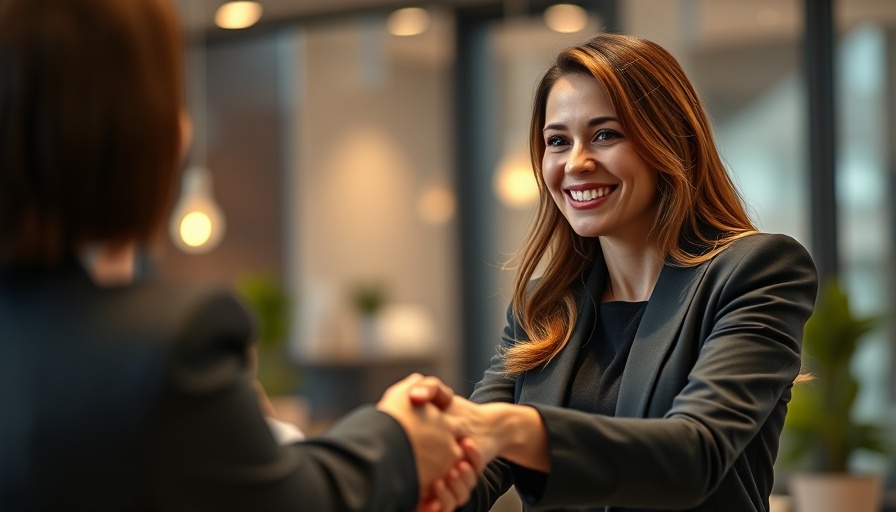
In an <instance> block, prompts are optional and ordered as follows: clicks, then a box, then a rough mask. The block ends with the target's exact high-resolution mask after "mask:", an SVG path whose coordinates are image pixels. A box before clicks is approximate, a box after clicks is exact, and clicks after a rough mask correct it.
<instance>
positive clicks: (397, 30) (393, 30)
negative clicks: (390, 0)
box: [386, 7, 429, 36]
mask: <svg viewBox="0 0 896 512" xmlns="http://www.w3.org/2000/svg"><path fill="white" fill-rule="evenodd" d="M386 28H387V30H388V31H389V33H390V34H392V35H393V36H416V35H418V34H422V33H424V32H426V29H428V28H429V11H427V10H426V9H421V8H419V7H406V8H404V9H397V10H395V11H393V12H392V14H390V15H389V19H387V20H386Z"/></svg>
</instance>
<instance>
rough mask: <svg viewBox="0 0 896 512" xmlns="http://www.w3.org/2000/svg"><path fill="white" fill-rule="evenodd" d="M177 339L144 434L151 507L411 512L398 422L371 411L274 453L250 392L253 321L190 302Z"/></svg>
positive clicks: (221, 300) (226, 301)
mask: <svg viewBox="0 0 896 512" xmlns="http://www.w3.org/2000/svg"><path fill="white" fill-rule="evenodd" d="M176 332H177V334H176V336H175V339H174V340H173V341H172V342H171V344H170V346H169V347H168V353H167V357H166V359H167V360H166V362H165V364H166V368H167V370H168V371H167V377H166V381H165V383H164V391H163V393H162V396H161V399H160V402H159V405H158V408H157V410H156V412H155V414H154V419H153V422H152V423H151V426H150V428H149V429H148V431H147V434H146V438H147V440H146V443H145V446H146V453H145V458H146V460H147V461H148V462H147V464H146V468H145V476H146V479H145V481H146V483H147V489H146V491H145V492H146V495H147V496H148V502H147V504H146V505H147V508H149V509H154V510H169V511H175V510H218V511H220V510H247V511H255V510H280V511H286V510H327V511H368V510H369V511H374V510H376V511H400V510H413V509H414V507H415V506H416V502H417V492H418V484H417V477H416V467H415V463H414V458H413V453H412V451H411V447H410V444H409V441H408V439H407V437H406V436H405V434H404V431H403V430H402V428H401V427H400V425H399V424H398V423H397V422H396V421H395V420H393V419H392V418H391V417H389V416H388V415H386V414H384V413H381V412H379V411H376V410H374V409H373V408H372V407H367V408H361V409H359V410H356V411H355V412H354V413H352V414H351V415H349V416H347V417H346V418H345V419H344V420H343V421H341V422H340V423H339V424H337V425H336V426H335V427H333V428H332V429H331V430H330V431H329V432H327V433H326V434H324V435H322V436H320V437H317V438H311V439H309V440H307V441H305V442H302V443H297V444H295V445H291V446H287V447H280V446H278V445H277V443H276V442H275V441H274V439H273V437H272V435H271V433H270V431H269V427H268V426H267V424H266V422H265V420H264V418H263V416H262V414H261V412H260V408H259V405H258V401H257V396H256V395H255V392H254V390H253V389H252V387H251V386H250V380H249V374H248V371H247V368H248V363H247V358H246V350H247V348H248V346H249V340H250V335H251V334H250V332H251V329H250V321H249V318H248V317H247V314H246V312H245V310H244V309H243V308H242V307H241V305H240V304H239V303H238V302H237V300H236V299H235V298H234V297H233V296H232V295H230V294H228V293H221V292H219V293H212V294H208V295H206V296H204V297H202V298H201V300H197V301H195V304H193V305H192V307H190V308H189V311H188V312H187V313H186V314H185V315H184V316H183V318H182V321H181V322H180V323H179V325H178V327H177V329H176ZM149 497H151V498H149Z"/></svg>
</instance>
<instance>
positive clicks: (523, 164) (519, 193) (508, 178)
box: [494, 152, 538, 208]
mask: <svg viewBox="0 0 896 512" xmlns="http://www.w3.org/2000/svg"><path fill="white" fill-rule="evenodd" d="M494 189H495V194H496V195H497V196H498V199H499V200H500V201H501V203H503V204H504V205H506V206H509V207H511V208H528V207H530V206H532V205H533V204H535V203H536V202H537V201H538V183H536V181H535V176H534V175H533V174H532V165H531V164H530V163H529V159H528V158H527V156H526V154H525V153H524V152H523V153H520V152H517V153H512V154H510V155H508V156H506V157H504V159H503V160H502V161H501V164H500V165H499V166H498V171H497V173H495V178H494Z"/></svg>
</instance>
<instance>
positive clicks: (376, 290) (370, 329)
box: [352, 281, 388, 356]
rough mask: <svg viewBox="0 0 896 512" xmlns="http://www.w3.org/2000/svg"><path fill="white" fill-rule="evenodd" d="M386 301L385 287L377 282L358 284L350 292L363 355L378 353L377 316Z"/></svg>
mask: <svg viewBox="0 0 896 512" xmlns="http://www.w3.org/2000/svg"><path fill="white" fill-rule="evenodd" d="M387 299H388V293H387V291H386V286H385V285H384V284H383V283H381V282H378V281H370V282H362V283H358V284H356V285H355V287H354V289H353V290H352V304H353V306H354V309H355V311H356V312H357V313H358V316H359V321H360V324H359V334H358V336H359V342H360V345H361V346H360V348H361V352H362V354H364V355H368V356H375V355H377V353H378V352H379V348H380V347H379V344H380V340H379V325H378V315H379V313H380V312H381V311H382V310H383V307H384V306H385V305H386V300H387Z"/></svg>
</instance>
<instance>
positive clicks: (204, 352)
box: [0, 264, 418, 511]
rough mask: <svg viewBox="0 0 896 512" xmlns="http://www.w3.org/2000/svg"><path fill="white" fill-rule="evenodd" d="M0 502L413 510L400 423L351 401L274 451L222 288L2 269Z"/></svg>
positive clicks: (240, 327)
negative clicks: (316, 428)
mask: <svg viewBox="0 0 896 512" xmlns="http://www.w3.org/2000/svg"><path fill="white" fill-rule="evenodd" d="M0 333H2V334H0V336H2V337H0V510H3V511H18V510H52V511H62V510H65V511H68V510H90V511H99V510H158V511H179V510H214V511H226V510H236V511H256V510H257V511H261V510H277V511H286V510H303V511H362V510H364V511H368V510H369V511H398V510H413V509H414V507H415V505H416V501H417V488H418V484H417V477H416V470H415V464H414V458H413V453H412V451H411V447H410V444H409V442H408V439H407V438H406V436H405V435H404V432H403V430H402V428H401V427H400V426H399V424H398V423H397V422H396V421H394V420H393V419H392V418H391V417H389V416H388V415H386V414H383V413H380V412H378V411H375V410H373V409H372V408H364V409H360V410H358V411H355V412H354V413H353V414H352V415H350V416H349V417H347V418H346V419H344V421H342V422H341V423H340V424H338V425H337V426H336V427H334V428H333V429H331V430H330V431H329V432H328V433H327V434H325V435H323V436H321V437H318V438H314V439H311V440H309V441H308V442H305V443H300V444H296V445H292V446H289V447H285V448H282V447H279V446H277V444H276V443H275V442H274V439H273V438H272V436H271V434H270V432H269V430H268V426H267V424H266V423H265V420H264V418H263V416H262V415H261V413H260V410H259V406H258V402H257V399H256V398H257V397H256V395H255V393H254V391H253V390H252V388H251V387H250V381H249V379H248V378H247V377H248V372H247V367H248V365H247V359H246V350H247V348H248V346H249V343H250V337H251V322H250V317H249V316H248V315H247V313H246V311H245V310H244V309H243V307H242V306H241V305H240V304H239V303H238V301H237V300H236V299H235V298H234V297H233V296H232V295H231V294H230V293H229V292H227V291H225V290H224V289H221V288H217V287H211V286H194V287H184V286H175V285H171V284H161V283H142V284H137V285H134V286H127V287H121V288H112V289H103V288H98V287H96V286H94V285H93V284H92V282H91V281H90V279H89V278H88V276H87V275H86V274H85V273H84V272H83V271H82V270H81V269H80V267H78V266H77V265H76V264H73V265H71V266H70V268H68V269H66V270H65V271H63V272H59V273H56V274H47V273H29V272H21V271H19V272H12V271H9V270H7V271H0Z"/></svg>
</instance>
